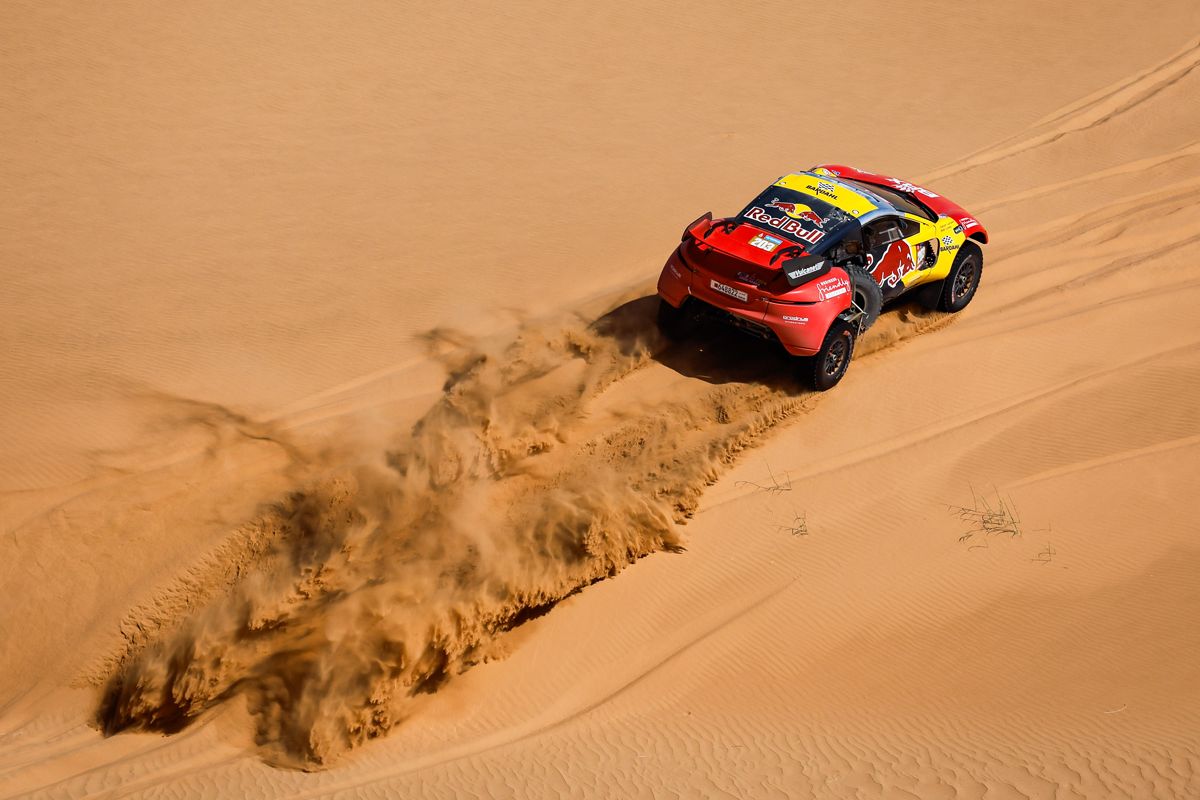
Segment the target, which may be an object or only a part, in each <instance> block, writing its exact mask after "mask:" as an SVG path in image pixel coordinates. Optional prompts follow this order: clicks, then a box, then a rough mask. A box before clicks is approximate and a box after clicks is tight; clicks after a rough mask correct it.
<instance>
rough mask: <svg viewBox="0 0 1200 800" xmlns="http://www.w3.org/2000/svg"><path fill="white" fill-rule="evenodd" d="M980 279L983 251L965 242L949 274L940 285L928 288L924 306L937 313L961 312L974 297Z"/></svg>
mask: <svg viewBox="0 0 1200 800" xmlns="http://www.w3.org/2000/svg"><path fill="white" fill-rule="evenodd" d="M982 277H983V250H982V249H980V247H979V245H977V244H975V243H974V242H972V241H970V240H968V241H965V242H963V245H962V247H961V248H959V251H958V255H957V256H955V257H954V264H953V266H951V267H950V274H949V275H947V276H946V277H945V279H944V280H942V281H941V283H939V284H933V285H932V286H930V291H928V292H927V293H926V294H925V295H924V297H923V299H924V301H925V304H926V305H927V306H929V307H930V308H935V309H937V310H938V311H947V312H950V313H954V312H955V311H962V310H963V309H964V308H966V307H967V304H968V303H970V302H971V299H972V298H973V297H975V292H976V291H978V289H979V279H980V278H982ZM934 287H939V288H934Z"/></svg>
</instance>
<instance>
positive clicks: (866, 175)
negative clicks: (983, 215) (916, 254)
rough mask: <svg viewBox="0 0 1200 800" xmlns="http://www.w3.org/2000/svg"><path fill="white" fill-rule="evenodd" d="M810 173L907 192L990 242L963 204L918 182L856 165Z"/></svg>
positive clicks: (969, 233) (825, 166)
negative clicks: (867, 169) (864, 169)
mask: <svg viewBox="0 0 1200 800" xmlns="http://www.w3.org/2000/svg"><path fill="white" fill-rule="evenodd" d="M809 171H810V172H813V173H816V174H817V175H825V176H827V177H830V178H850V179H852V180H856V181H862V182H863V183H871V184H874V185H876V186H882V187H883V188H885V189H891V190H892V191H893V192H899V193H900V194H906V195H908V196H909V197H911V198H912V199H913V200H914V201H916V202H918V203H920V204H921V205H923V206H927V207H928V208H929V209H930V210H931V211H933V212H934V213H936V214H941V215H943V216H947V217H950V218H952V219H953V220H954V221H955V222H957V223H958V224H959V225H961V226H962V229H963V233H965V234H966V235H967V236H968V237H970V238H972V239H978V240H979V241H981V242H983V243H984V244H987V241H988V233H987V229H986V228H984V227H983V225H982V224H980V222H979V220H977V219H975V218H974V217H972V216H971V215H970V214H968V213H967V210H966V209H965V208H963V207H962V206H960V205H958V204H957V203H954V202H952V201H950V200H947V199H946V198H945V197H942V196H941V195H940V194H938V193H937V192H934V191H931V190H929V189H926V188H925V187H924V186H917V185H916V184H915V183H909V182H908V181H905V180H901V179H900V178H893V177H891V176H889V175H880V174H878V173H875V172H863V171H862V170H860V169H855V168H854V167H847V166H845V165H844V164H821V165H820V166H817V167H813V168H812V169H811V170H809Z"/></svg>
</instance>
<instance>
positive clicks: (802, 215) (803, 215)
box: [767, 198, 825, 228]
mask: <svg viewBox="0 0 1200 800" xmlns="http://www.w3.org/2000/svg"><path fill="white" fill-rule="evenodd" d="M767 208H778V209H779V210H780V211H782V212H783V213H785V214H787V215H788V216H789V217H791V218H792V219H806V220H808V221H809V222H811V223H812V224H813V225H816V226H817V227H818V228H823V227H825V220H824V219H823V218H822V217H821V215H820V214H818V213H817V212H815V211H813V210H812V206H806V205H804V203H787V202H784V201H782V200H779V199H778V198H776V199H774V200H772V201H771V202H769V203H767Z"/></svg>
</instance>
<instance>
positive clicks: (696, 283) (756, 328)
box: [658, 253, 850, 356]
mask: <svg viewBox="0 0 1200 800" xmlns="http://www.w3.org/2000/svg"><path fill="white" fill-rule="evenodd" d="M837 272H838V273H840V272H841V270H837ZM714 282H715V283H718V284H721V285H724V286H725V287H726V288H729V285H730V281H729V279H728V278H718V277H717V276H714V275H709V274H707V273H706V272H705V270H703V269H699V268H697V269H693V268H691V267H689V266H687V265H685V264H684V263H683V262H682V261H680V259H679V255H678V253H672V254H671V257H670V258H669V259H668V260H667V263H666V265H665V266H664V267H663V271H662V274H661V275H660V276H659V278H658V294H659V296H660V297H661V298H663V300H665V301H666V302H668V303H670V304H671V305H672V306H674V307H675V308H681V307H682V306H683V305H684V304H685V303H686V304H688V305H689V306H691V307H694V309H695V311H696V312H697V313H699V314H702V315H703V316H706V317H708V318H709V319H713V320H715V321H718V322H720V323H724V324H726V325H729V326H731V327H734V328H737V329H738V330H740V331H742V332H744V333H748V334H750V335H752V336H755V337H757V338H760V339H767V340H774V341H777V342H779V343H780V344H781V345H782V346H783V348H784V349H785V350H787V351H788V352H789V353H791V354H792V355H795V356H811V355H814V354H815V353H816V352H817V351H818V350H820V349H821V344H822V342H823V341H824V340H825V334H826V333H827V332H828V331H829V326H830V325H832V324H833V321H834V319H836V318H837V316H838V314H840V313H842V312H843V311H845V310H846V309H847V308H849V307H850V299H849V296H848V293H845V294H838V295H834V296H831V297H830V298H829V299H827V300H822V301H819V302H815V303H787V302H778V301H773V300H769V299H766V298H765V297H762V296H761V295H752V294H751V293H752V292H754V287H750V286H746V287H744V289H743V287H741V286H740V285H737V286H734V287H733V288H735V289H737V290H738V291H744V293H745V294H746V300H745V301H740V300H739V299H738V298H735V297H729V296H727V295H725V294H723V293H721V292H718V291H716V290H714V289H713V288H712V286H713V283H714ZM848 285H849V282H848V281H847V287H848Z"/></svg>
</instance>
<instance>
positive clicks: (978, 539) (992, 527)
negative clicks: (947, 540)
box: [948, 487, 1021, 547]
mask: <svg viewBox="0 0 1200 800" xmlns="http://www.w3.org/2000/svg"><path fill="white" fill-rule="evenodd" d="M994 491H995V493H996V497H995V499H990V498H988V497H987V496H986V495H983V494H978V493H976V491H975V488H974V487H971V505H969V506H956V505H951V506H948V508H949V510H950V513H951V514H954V515H955V516H957V517H958V518H959V519H961V520H962V521H963V522H965V523H966V524H967V529H966V530H965V531H964V532H963V534H962V535H961V536H959V537H958V540H959V541H960V542H972V547H986V546H987V537H991V536H997V535H1005V536H1008V537H1009V538H1016V537H1018V536H1020V535H1021V517H1020V515H1019V514H1017V510H1016V507H1015V506H1014V505H1013V502H1012V498H1005V497H1003V496H1001V494H1000V492H999V491H998V490H995V489H994Z"/></svg>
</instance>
